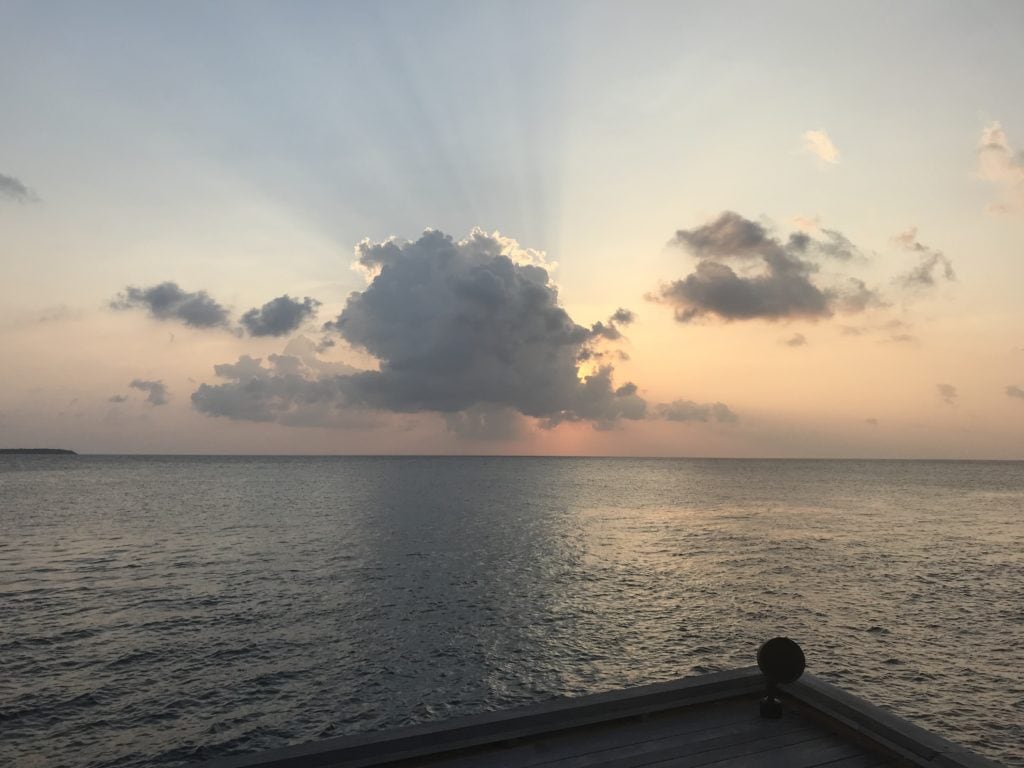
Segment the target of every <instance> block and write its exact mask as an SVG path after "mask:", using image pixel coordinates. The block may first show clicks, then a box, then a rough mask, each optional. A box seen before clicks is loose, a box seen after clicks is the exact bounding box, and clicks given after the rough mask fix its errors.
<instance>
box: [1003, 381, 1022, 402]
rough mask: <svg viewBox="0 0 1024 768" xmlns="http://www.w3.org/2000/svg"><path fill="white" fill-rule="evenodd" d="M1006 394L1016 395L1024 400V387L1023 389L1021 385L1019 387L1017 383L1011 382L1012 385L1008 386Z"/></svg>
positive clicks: (1008, 395)
mask: <svg viewBox="0 0 1024 768" xmlns="http://www.w3.org/2000/svg"><path fill="white" fill-rule="evenodd" d="M1006 396H1007V397H1016V398H1019V399H1020V400H1024V389H1022V388H1021V387H1018V386H1017V385H1015V384H1011V385H1010V386H1008V387H1007V388H1006Z"/></svg>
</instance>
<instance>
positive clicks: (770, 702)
mask: <svg viewBox="0 0 1024 768" xmlns="http://www.w3.org/2000/svg"><path fill="white" fill-rule="evenodd" d="M761 717H768V718H771V719H772V720H778V719H779V718H780V717H782V702H781V701H779V699H778V698H777V697H775V696H773V695H772V694H768V695H767V696H765V697H764V698H763V699H761Z"/></svg>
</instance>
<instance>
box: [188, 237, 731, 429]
mask: <svg viewBox="0 0 1024 768" xmlns="http://www.w3.org/2000/svg"><path fill="white" fill-rule="evenodd" d="M542 264H544V260H543V258H542V257H541V256H540V255H539V254H538V253H537V252H534V251H528V250H525V249H522V248H521V247H520V246H519V244H518V243H516V242H515V241H514V240H511V239H509V238H505V237H502V236H501V235H499V234H497V233H494V234H487V233H485V232H483V231H481V230H474V231H473V232H471V233H470V235H469V236H468V237H467V238H465V239H463V240H458V241H456V240H455V239H454V238H452V237H451V236H450V235H447V234H445V233H443V232H440V231H437V230H427V231H426V232H424V234H423V235H422V236H421V237H420V238H419V239H418V240H415V241H401V240H398V239H394V238H392V239H390V240H386V241H383V242H378V243H373V242H370V241H363V242H361V243H360V244H359V245H358V246H357V247H356V265H357V266H358V267H359V268H360V269H361V270H362V271H363V272H364V273H365V274H366V275H367V277H368V279H369V283H368V285H367V287H366V289H365V290H363V291H355V292H353V293H352V294H351V295H350V296H349V297H348V300H347V302H346V304H345V307H344V309H343V310H342V311H341V313H340V314H339V315H338V316H337V317H336V318H334V319H333V320H330V321H328V322H326V323H325V324H324V331H325V332H326V333H328V334H332V335H336V336H338V337H340V338H341V340H343V341H344V342H345V343H347V344H348V345H349V346H350V347H352V348H357V349H361V350H364V351H366V352H368V353H369V354H370V355H372V356H373V357H374V358H375V359H376V360H377V361H378V364H379V367H378V369H377V370H354V369H351V368H345V369H344V370H339V369H332V370H325V369H323V368H318V367H317V364H316V362H315V360H316V358H315V348H311V347H309V346H308V345H307V347H306V348H305V350H304V352H303V354H301V355H290V356H288V355H286V356H276V355H274V356H271V357H270V358H269V360H268V362H269V365H268V366H264V365H262V362H261V361H260V360H255V359H253V358H251V357H247V356H243V357H241V358H239V360H238V361H237V362H236V363H233V364H222V365H218V366H217V367H216V373H217V375H218V377H220V378H221V379H224V380H226V381H225V383H220V384H202V385H200V386H199V388H198V389H197V390H196V391H195V393H194V394H193V395H192V402H193V405H194V406H195V408H196V409H197V410H199V411H200V412H202V413H206V414H208V415H211V416H225V417H228V418H232V419H245V420H253V421H278V422H281V423H285V424H300V423H302V424H305V423H310V422H311V421H315V420H317V419H320V420H326V422H327V423H335V422H338V421H339V420H340V421H341V422H345V423H347V422H348V420H349V419H350V417H351V415H352V414H353V413H358V412H360V411H363V412H366V411H376V412H388V413H423V412H432V413H436V414H440V415H442V416H444V417H445V419H446V424H447V425H448V427H449V428H450V429H453V430H455V431H458V432H460V433H461V434H465V435H481V434H486V435H490V436H493V435H496V434H511V433H514V428H513V426H512V425H513V424H514V421H515V418H514V417H515V415H518V416H521V417H527V418H531V419H534V420H536V421H537V422H538V423H539V424H540V425H541V426H542V427H545V428H553V427H556V426H557V425H559V424H561V423H563V422H589V423H591V424H592V425H593V426H595V427H596V428H599V429H608V428H612V427H614V426H616V425H617V424H619V423H620V422H621V421H623V420H627V421H636V420H640V419H646V418H664V419H667V420H671V421H708V420H709V419H712V418H713V419H715V420H717V421H720V422H725V423H728V422H732V421H735V420H736V417H735V414H733V413H732V411H731V410H730V409H729V408H728V407H727V406H725V405H724V404H722V403H711V404H699V403H688V401H677V403H675V404H668V405H659V406H657V407H651V406H650V404H649V403H648V402H647V401H646V400H645V399H644V398H643V397H642V396H641V395H640V394H639V388H638V386H637V385H636V384H634V383H632V382H625V383H621V384H617V383H616V382H615V380H614V378H615V377H614V373H615V369H614V365H613V364H612V363H611V362H609V357H610V352H611V350H610V349H609V348H608V347H607V343H609V342H614V341H618V340H619V339H621V338H622V330H621V329H622V328H623V327H624V326H627V325H628V324H629V323H631V322H632V321H633V319H634V316H633V313H632V312H631V311H630V310H628V309H624V308H619V309H617V310H616V311H615V312H613V313H612V314H611V316H610V317H609V318H608V319H607V320H605V321H599V322H596V323H594V324H592V325H591V326H590V327H586V326H583V325H580V324H579V323H577V322H575V321H574V320H573V319H572V318H571V317H570V316H569V314H568V313H567V312H566V310H565V309H564V308H563V307H562V306H561V305H560V303H559V296H558V289H557V287H556V286H555V284H554V283H553V282H552V281H551V278H550V274H549V272H548V269H546V268H545V266H542ZM684 402H686V403H687V405H686V407H685V408H684V407H683V406H682V405H679V403H684ZM687 409H688V410H687ZM684 415H685V418H684Z"/></svg>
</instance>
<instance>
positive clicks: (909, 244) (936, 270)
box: [893, 227, 956, 288]
mask: <svg viewBox="0 0 1024 768" xmlns="http://www.w3.org/2000/svg"><path fill="white" fill-rule="evenodd" d="M893 242H895V243H896V244H897V245H899V246H900V247H901V248H903V249H904V250H906V251H910V252H911V253H916V254H918V255H919V258H918V262H917V264H916V265H915V266H914V267H913V268H911V269H910V271H909V272H906V273H904V274H902V275H900V276H899V277H897V278H896V282H897V284H899V285H901V286H902V287H904V288H930V287H932V286H934V285H935V284H936V283H937V282H938V281H939V279H940V278H941V279H945V280H946V281H953V280H956V272H954V271H953V262H951V261H950V260H949V258H948V257H946V256H945V255H944V254H943V253H942V252H941V251H937V250H935V249H933V248H929V247H928V246H926V245H923V244H922V243H921V242H919V241H918V239H917V227H911V228H910V229H908V230H907V231H906V232H901V233H900V234H898V235H896V236H895V237H894V238H893Z"/></svg>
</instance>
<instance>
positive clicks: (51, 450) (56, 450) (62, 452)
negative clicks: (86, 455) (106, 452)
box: [0, 448, 78, 456]
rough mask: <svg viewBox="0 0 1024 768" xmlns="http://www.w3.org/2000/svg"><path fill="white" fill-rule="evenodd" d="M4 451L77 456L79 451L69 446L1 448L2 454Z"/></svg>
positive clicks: (0, 452)
mask: <svg viewBox="0 0 1024 768" xmlns="http://www.w3.org/2000/svg"><path fill="white" fill-rule="evenodd" d="M2 453H27V454H34V455H40V454H44V455H53V454H59V455H61V456H77V455H78V453H77V452H75V451H69V450H68V449H67V448H0V454H2Z"/></svg>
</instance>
